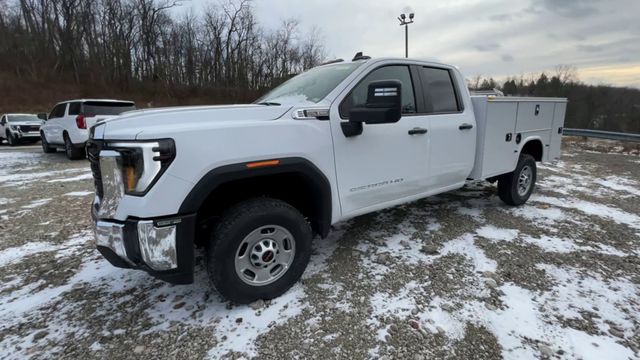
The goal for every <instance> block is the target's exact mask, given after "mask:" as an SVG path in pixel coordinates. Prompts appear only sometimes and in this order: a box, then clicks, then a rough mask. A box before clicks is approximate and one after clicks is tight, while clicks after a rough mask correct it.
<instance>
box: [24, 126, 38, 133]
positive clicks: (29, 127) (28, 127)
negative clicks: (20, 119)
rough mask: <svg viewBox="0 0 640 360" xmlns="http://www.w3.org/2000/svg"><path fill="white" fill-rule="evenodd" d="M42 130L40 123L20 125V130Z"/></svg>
mask: <svg viewBox="0 0 640 360" xmlns="http://www.w3.org/2000/svg"><path fill="white" fill-rule="evenodd" d="M38 130H40V126H38V125H20V131H22V132H31V131H38Z"/></svg>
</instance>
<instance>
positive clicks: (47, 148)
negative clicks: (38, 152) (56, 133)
mask: <svg viewBox="0 0 640 360" xmlns="http://www.w3.org/2000/svg"><path fill="white" fill-rule="evenodd" d="M40 140H41V145H42V152H44V153H45V154H51V153H54V152H56V148H55V147H51V146H49V143H48V142H47V138H45V137H44V134H40Z"/></svg>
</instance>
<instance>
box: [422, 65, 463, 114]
mask: <svg viewBox="0 0 640 360" xmlns="http://www.w3.org/2000/svg"><path fill="white" fill-rule="evenodd" d="M421 71H422V74H421V75H422V81H423V84H424V92H425V102H426V104H427V112H428V113H451V112H459V111H461V107H460V104H459V103H458V97H457V96H456V90H455V87H454V85H453V78H452V77H451V73H450V72H449V70H447V69H438V68H431V67H423V68H422V70H421ZM429 105H430V106H429Z"/></svg>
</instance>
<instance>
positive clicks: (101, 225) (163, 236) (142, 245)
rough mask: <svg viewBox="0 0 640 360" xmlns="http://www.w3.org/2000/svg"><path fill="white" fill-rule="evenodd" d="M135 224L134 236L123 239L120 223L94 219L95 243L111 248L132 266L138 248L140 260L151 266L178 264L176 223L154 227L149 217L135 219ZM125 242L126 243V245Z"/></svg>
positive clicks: (163, 268)
mask: <svg viewBox="0 0 640 360" xmlns="http://www.w3.org/2000/svg"><path fill="white" fill-rule="evenodd" d="M174 221H179V219H178V220H174ZM135 224H136V228H137V234H135V235H137V236H135V238H134V239H126V238H125V225H124V224H120V223H115V222H110V221H103V220H99V221H97V222H96V223H95V235H96V245H97V246H102V247H105V248H107V249H109V250H111V251H113V252H114V253H115V254H116V255H117V256H118V257H119V258H120V259H122V260H123V261H124V262H126V263H127V264H129V265H132V266H136V261H135V259H136V257H137V255H138V254H137V253H138V252H139V257H140V260H142V262H143V263H144V265H146V266H148V267H149V268H150V269H151V270H155V271H166V270H172V269H176V268H177V267H178V255H177V244H176V233H177V231H176V227H177V224H173V225H167V226H162V227H157V226H155V225H154V222H153V221H152V220H142V221H136V222H135ZM127 233H129V232H127ZM132 235H133V234H132ZM132 242H134V243H132ZM136 242H137V244H136ZM127 243H130V245H129V246H127ZM131 243H132V244H131ZM127 247H128V248H129V251H127ZM138 249H139V250H138ZM129 252H131V253H132V254H129Z"/></svg>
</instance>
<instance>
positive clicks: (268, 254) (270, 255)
mask: <svg viewBox="0 0 640 360" xmlns="http://www.w3.org/2000/svg"><path fill="white" fill-rule="evenodd" d="M271 260H273V251H267V252H265V253H264V254H262V261H264V262H266V263H268V262H270V261H271Z"/></svg>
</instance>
